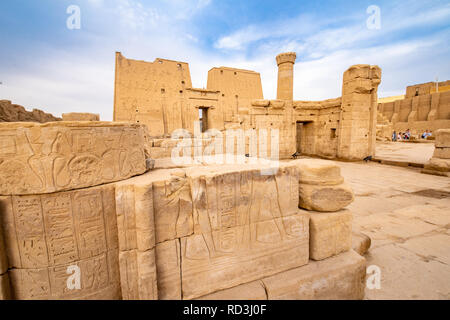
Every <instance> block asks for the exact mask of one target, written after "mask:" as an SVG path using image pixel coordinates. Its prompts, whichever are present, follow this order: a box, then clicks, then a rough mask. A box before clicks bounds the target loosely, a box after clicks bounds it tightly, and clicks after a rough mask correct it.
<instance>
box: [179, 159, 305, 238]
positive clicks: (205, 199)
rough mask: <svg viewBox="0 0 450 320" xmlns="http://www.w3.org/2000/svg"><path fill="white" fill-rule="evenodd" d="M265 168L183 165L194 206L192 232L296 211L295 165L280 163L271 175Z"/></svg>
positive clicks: (235, 224) (208, 230)
mask: <svg viewBox="0 0 450 320" xmlns="http://www.w3.org/2000/svg"><path fill="white" fill-rule="evenodd" d="M267 168H269V166H267V167H266V166H265V165H251V164H245V165H242V166H240V167H239V169H237V168H236V166H234V165H223V166H206V167H191V168H187V169H186V176H187V177H188V179H189V184H190V190H191V195H192V199H193V205H194V233H196V234H203V233H205V232H206V233H209V232H212V231H217V230H223V229H225V228H230V227H236V226H244V225H249V224H250V223H256V222H262V221H266V220H273V219H275V218H281V217H286V216H290V215H294V214H297V213H298V173H297V170H296V167H295V165H292V164H290V163H287V164H280V167H279V168H278V170H276V173H275V174H273V172H270V171H269V170H268V169H267ZM266 169H267V170H266ZM265 173H267V174H265Z"/></svg>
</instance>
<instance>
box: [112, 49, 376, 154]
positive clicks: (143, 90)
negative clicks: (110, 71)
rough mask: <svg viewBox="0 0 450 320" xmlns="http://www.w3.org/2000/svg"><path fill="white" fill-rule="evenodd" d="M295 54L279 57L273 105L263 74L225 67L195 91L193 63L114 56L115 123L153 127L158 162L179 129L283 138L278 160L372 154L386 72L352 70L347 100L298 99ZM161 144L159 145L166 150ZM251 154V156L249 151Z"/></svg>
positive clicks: (361, 67)
mask: <svg viewBox="0 0 450 320" xmlns="http://www.w3.org/2000/svg"><path fill="white" fill-rule="evenodd" d="M295 61H296V54H295V53H292V52H289V53H282V54H280V55H278V56H277V57H276V62H277V65H278V89H277V99H276V100H264V97H263V92H262V85H261V78H260V75H259V73H256V72H254V71H249V70H241V69H233V68H227V67H218V68H212V69H211V70H210V71H209V72H208V84H207V89H196V88H192V82H191V76H190V71H189V65H188V64H187V63H185V62H178V61H171V60H165V59H156V60H155V61H154V62H152V63H150V62H145V61H136V60H131V59H126V58H125V57H123V56H122V54H121V53H117V54H116V79H115V95H114V97H115V99H114V121H131V122H136V123H141V124H145V125H147V126H148V128H149V134H150V136H151V138H154V144H153V146H152V149H151V151H150V154H151V155H152V157H153V158H164V157H170V156H171V147H173V146H170V145H167V143H166V144H164V143H163V144H162V142H161V140H160V139H161V138H167V137H170V136H171V134H172V133H173V131H174V130H176V129H180V128H182V129H186V130H187V131H189V132H190V133H191V134H194V133H195V132H194V131H195V128H194V123H195V121H200V122H201V131H202V132H204V131H206V130H207V129H209V128H211V129H215V130H219V131H224V130H226V129H242V130H245V131H246V132H249V131H255V132H258V131H259V130H261V129H269V130H273V129H276V130H278V132H279V136H280V139H279V156H280V158H290V157H291V155H293V154H295V153H298V154H304V155H317V156H321V157H325V158H340V159H347V160H362V159H364V158H365V157H367V156H371V155H374V153H375V152H374V151H375V133H376V123H377V88H378V85H379V83H380V81H381V69H380V68H379V67H377V66H370V65H355V66H352V67H350V68H349V69H348V70H347V71H346V72H345V73H344V77H343V84H342V97H340V98H336V99H329V100H324V101H295V100H293V81H294V79H293V76H294V73H293V68H294V63H295ZM161 144H162V145H161ZM246 153H249V154H250V155H251V156H258V155H256V154H252V153H251V150H249V148H248V147H247V149H246Z"/></svg>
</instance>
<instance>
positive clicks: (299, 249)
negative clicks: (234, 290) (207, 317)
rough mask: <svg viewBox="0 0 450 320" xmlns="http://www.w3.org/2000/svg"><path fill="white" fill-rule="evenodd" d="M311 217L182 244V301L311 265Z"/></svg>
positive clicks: (233, 230) (277, 221) (235, 229)
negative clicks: (309, 260) (309, 225)
mask: <svg viewBox="0 0 450 320" xmlns="http://www.w3.org/2000/svg"><path fill="white" fill-rule="evenodd" d="M308 223H309V215H308V214H304V213H302V214H297V215H293V216H289V217H284V218H280V219H275V220H268V221H263V222H257V223H254V224H250V225H246V226H238V227H233V228H228V229H224V230H222V231H214V232H212V233H209V234H206V233H205V234H202V235H197V234H196V235H193V236H190V237H188V238H183V239H181V252H182V258H181V260H182V291H183V299H193V298H197V297H201V296H203V295H206V294H208V293H211V292H215V291H218V290H222V289H226V288H231V287H233V286H236V285H239V284H242V283H246V282H250V281H253V280H256V279H258V278H261V277H264V276H268V275H271V274H274V273H277V272H281V271H285V270H289V269H292V268H295V267H298V266H302V265H305V264H307V263H308V259H309V234H308Z"/></svg>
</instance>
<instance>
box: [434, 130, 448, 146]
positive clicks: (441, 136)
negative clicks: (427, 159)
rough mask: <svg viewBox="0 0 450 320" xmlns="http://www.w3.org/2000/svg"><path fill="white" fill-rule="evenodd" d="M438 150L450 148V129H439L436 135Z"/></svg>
mask: <svg viewBox="0 0 450 320" xmlns="http://www.w3.org/2000/svg"><path fill="white" fill-rule="evenodd" d="M434 135H435V137H436V143H435V145H436V147H437V148H450V129H439V130H437V131H436V132H435V133H434Z"/></svg>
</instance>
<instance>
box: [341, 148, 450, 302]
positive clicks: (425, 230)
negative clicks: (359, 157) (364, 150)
mask: <svg viewBox="0 0 450 320" xmlns="http://www.w3.org/2000/svg"><path fill="white" fill-rule="evenodd" d="M409 146H410V144H406V145H403V144H402V147H401V149H400V152H399V153H400V154H401V153H403V154H408V153H409V152H410V149H409ZM413 146H416V147H418V149H420V150H422V148H423V149H428V148H430V146H431V147H432V148H434V146H433V145H432V144H431V145H425V144H424V145H422V144H417V145H416V144H414V145H413ZM383 148H384V146H383ZM412 157H413V158H414V159H418V158H425V156H424V155H423V154H412ZM336 163H337V164H339V165H340V166H341V168H342V174H343V176H344V177H345V180H346V182H347V183H349V184H350V185H351V186H352V188H353V189H354V192H355V195H356V200H355V202H354V203H353V204H352V205H351V206H350V207H349V208H350V209H351V210H352V211H353V213H354V221H353V228H354V230H355V231H360V232H362V233H365V234H367V235H368V236H370V237H371V239H372V247H371V248H370V250H369V253H368V254H367V255H366V258H367V263H368V266H370V265H376V266H378V267H379V268H380V269H381V289H379V290H377V289H375V290H370V289H366V299H450V179H449V178H447V177H438V176H432V175H426V174H421V173H420V170H418V169H412V168H401V167H393V166H387V165H382V164H378V163H374V162H370V163H367V164H366V163H345V162H336Z"/></svg>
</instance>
